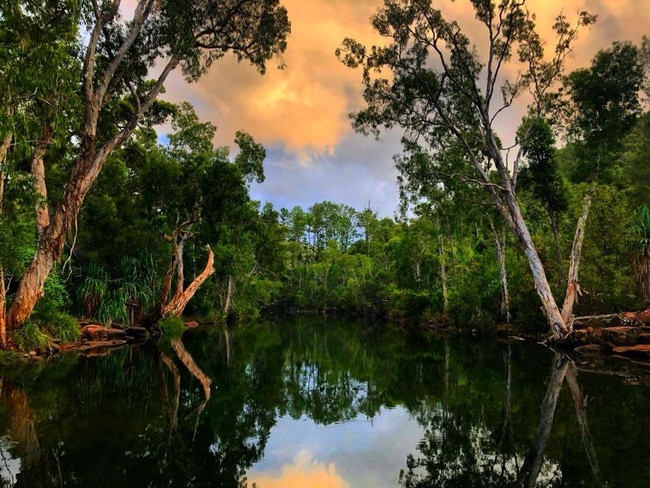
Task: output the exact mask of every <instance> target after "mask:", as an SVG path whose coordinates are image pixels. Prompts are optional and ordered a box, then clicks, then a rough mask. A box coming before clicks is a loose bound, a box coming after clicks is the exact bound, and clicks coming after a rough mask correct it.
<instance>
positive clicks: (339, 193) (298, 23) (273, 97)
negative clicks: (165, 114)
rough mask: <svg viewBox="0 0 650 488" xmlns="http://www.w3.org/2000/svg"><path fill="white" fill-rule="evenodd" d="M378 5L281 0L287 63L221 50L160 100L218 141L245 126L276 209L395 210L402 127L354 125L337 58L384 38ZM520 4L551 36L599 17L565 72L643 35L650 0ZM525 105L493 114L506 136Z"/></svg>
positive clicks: (446, 9) (452, 7)
mask: <svg viewBox="0 0 650 488" xmlns="http://www.w3.org/2000/svg"><path fill="white" fill-rule="evenodd" d="M382 3H383V2H382V0H283V1H282V4H283V5H284V6H285V7H286V8H287V10H288V13H289V18H290V20H291V23H292V32H291V35H290V36H289V38H288V48H287V51H286V53H285V55H284V59H283V60H284V63H285V64H286V67H285V68H284V69H282V70H278V69H276V66H277V62H276V61H270V62H269V64H268V69H267V72H266V74H265V75H260V74H259V73H257V72H256V70H255V69H254V68H252V67H251V66H249V65H246V64H243V63H242V64H238V63H237V62H236V61H235V60H234V58H231V57H226V58H224V59H222V60H220V61H219V62H217V63H215V65H213V67H212V69H211V71H210V72H209V73H208V74H207V75H205V76H204V77H203V78H201V79H200V80H199V81H198V82H196V83H193V84H190V85H188V84H187V83H185V81H184V80H183V79H182V78H181V77H180V76H174V77H172V79H171V80H170V81H169V82H168V84H167V93H166V95H165V98H167V99H168V100H171V101H189V102H191V103H192V104H193V105H194V106H195V109H196V111H197V113H198V114H199V116H200V117H201V118H202V119H203V120H209V121H211V122H212V123H213V124H214V125H216V126H217V134H216V137H215V141H214V142H215V144H216V145H232V144H233V142H232V141H233V140H234V137H235V132H236V131H237V130H244V131H246V132H248V133H250V134H251V135H252V136H253V137H254V138H255V140H256V141H258V142H260V143H262V144H263V145H264V146H265V147H266V149H267V158H266V161H265V165H264V168H265V174H266V180H265V181H264V182H263V183H262V184H259V185H258V184H254V185H253V186H252V187H251V196H252V197H253V198H254V199H256V200H260V201H261V202H262V203H264V202H267V201H270V202H271V203H273V205H274V207H275V208H276V209H278V210H279V209H280V208H282V207H284V208H287V209H291V208H293V207H294V206H296V205H298V206H301V207H302V208H303V209H305V210H307V209H308V208H309V207H310V206H311V205H313V204H314V203H317V202H322V201H324V200H329V201H332V202H334V203H339V204H346V205H350V206H352V207H354V208H355V209H357V210H363V209H365V208H368V207H370V208H371V209H372V210H373V211H375V212H377V214H378V215H379V216H380V217H393V216H394V215H395V212H396V209H397V206H398V189H397V181H396V178H397V171H396V169H395V167H394V163H393V156H394V155H395V154H398V153H399V152H400V144H399V139H400V133H399V132H392V133H387V134H382V136H381V137H380V139H379V140H375V139H374V138H373V137H364V136H362V135H360V134H356V133H354V131H353V130H352V127H351V124H350V119H349V114H350V113H351V112H354V111H357V110H359V109H361V108H362V107H363V100H362V89H363V87H362V80H361V72H360V71H359V70H353V69H350V68H347V67H345V66H343V64H341V63H340V62H339V61H338V60H337V59H336V56H335V54H334V52H335V50H336V48H337V47H339V46H340V45H341V42H342V40H343V39H344V38H346V37H352V38H354V39H356V40H358V41H360V42H362V43H364V44H366V45H372V44H380V43H381V42H382V40H381V38H380V37H379V36H378V35H377V34H375V33H373V31H372V29H371V27H370V24H369V19H370V17H371V16H372V15H373V13H374V12H375V11H376V10H377V8H378V7H379V6H380V5H381V4H382ZM434 5H435V6H436V7H437V8H440V9H441V10H442V11H443V13H448V18H453V19H456V20H458V21H459V23H460V24H461V27H462V26H468V27H469V28H470V29H472V28H473V27H475V26H476V24H475V21H474V20H473V11H472V10H471V7H470V3H469V1H467V0H464V1H463V0H457V1H456V2H452V1H451V0H434ZM527 5H528V8H529V10H530V11H531V12H534V13H536V15H537V24H538V26H539V28H540V32H541V33H542V36H543V37H544V38H545V39H547V40H548V41H549V44H550V43H551V42H552V37H551V32H550V26H551V25H552V22H553V19H554V18H555V16H556V15H558V14H559V13H563V14H565V15H566V16H567V17H568V19H569V20H574V19H575V18H576V16H577V12H579V11H582V10H587V11H589V12H590V13H593V14H597V15H598V22H597V23H596V24H595V25H594V26H593V27H591V28H589V29H583V30H582V31H581V33H580V34H579V37H578V40H577V42H576V43H575V52H574V55H573V57H572V58H571V59H569V61H568V69H569V70H571V69H575V68H578V67H586V66H588V65H589V61H590V60H591V58H592V57H593V56H594V55H595V54H596V52H597V51H598V50H600V49H603V48H607V47H609V46H610V45H611V43H612V41H614V40H630V41H632V42H634V43H636V44H638V43H640V41H641V37H642V35H644V34H646V33H647V34H650V29H649V28H648V26H649V25H650V0H563V1H555V0H529V1H528V2H527ZM474 30H476V29H474ZM524 105H525V104H524V103H523V102H522V103H521V104H520V106H518V107H515V108H514V109H513V110H511V111H510V112H508V113H505V114H504V115H503V116H502V118H501V119H500V120H499V128H500V130H501V133H500V136H501V139H502V140H503V141H504V142H505V141H509V140H512V139H511V138H512V136H513V134H514V129H515V128H516V126H517V125H518V124H517V122H518V119H519V118H520V117H521V114H522V113H523V110H524V108H523V107H524Z"/></svg>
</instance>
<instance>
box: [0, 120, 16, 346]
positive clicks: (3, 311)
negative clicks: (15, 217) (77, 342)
mask: <svg viewBox="0 0 650 488" xmlns="http://www.w3.org/2000/svg"><path fill="white" fill-rule="evenodd" d="M12 136H13V134H12V133H9V134H7V136H6V137H5V138H4V139H3V141H2V144H0V215H2V213H3V211H4V201H5V179H6V177H7V174H6V172H5V171H4V170H3V169H2V168H4V165H5V161H6V159H7V151H8V150H9V145H10V144H11V139H12ZM0 341H1V342H2V345H3V346H5V345H6V344H7V289H6V288H5V273H4V268H3V267H2V266H0Z"/></svg>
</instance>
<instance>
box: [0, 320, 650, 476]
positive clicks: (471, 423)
mask: <svg viewBox="0 0 650 488" xmlns="http://www.w3.org/2000/svg"><path fill="white" fill-rule="evenodd" d="M1 373H2V379H1V383H0V434H1V435H2V437H0V477H1V481H0V486H37V487H41V486H79V487H82V486H83V487H104V486H105V487H122V486H123V487H163V486H178V487H190V486H196V487H203V486H206V487H207V486H210V487H233V488H243V487H248V488H253V487H257V488H279V487H283V488H298V487H309V488H325V487H327V488H344V487H350V488H357V487H361V488H364V487H369V488H371V487H372V488H382V487H405V488H415V487H481V488H486V487H507V486H513V487H514V486H537V487H573V486H584V487H591V486H607V487H619V486H620V487H647V486H650V463H649V462H648V461H649V460H650V370H648V369H647V368H646V367H644V366H643V365H637V364H634V363H631V362H629V361H623V360H616V359H615V358H605V359H604V360H603V358H600V357H598V356H594V357H584V356H583V357H579V358H575V357H570V356H567V355H564V354H560V353H554V352H552V351H550V350H548V349H546V348H544V347H542V346H540V345H537V344H530V343H524V342H521V341H512V342H505V341H497V340H496V339H468V338H456V337H444V336H440V335H432V334H420V333H416V332H406V331H403V330H396V329H394V328H392V327H388V326H369V325H363V324H357V323H346V322H339V321H325V320H321V319H316V318H300V319H299V320H296V321H292V322H281V323H273V324H270V323H269V324H262V325H250V326H240V327H237V328H235V329H233V330H228V331H226V330H224V329H222V328H216V327H206V326H204V327H200V328H197V329H193V330H188V331H187V332H186V333H185V334H184V335H183V336H182V338H180V339H176V340H162V341H160V342H158V343H149V344H146V345H144V346H132V347H128V348H127V347H125V348H120V349H116V350H113V351H112V352H110V353H108V354H103V355H96V356H83V355H79V354H66V355H60V356H56V357H52V358H50V359H48V360H45V361H43V362H41V363H38V364H34V365H30V366H28V367H25V368H21V369H19V370H16V369H7V368H4V369H3V370H2V372H1Z"/></svg>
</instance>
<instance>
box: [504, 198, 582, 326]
mask: <svg viewBox="0 0 650 488" xmlns="http://www.w3.org/2000/svg"><path fill="white" fill-rule="evenodd" d="M508 197H509V198H508V207H509V208H508V210H510V217H511V219H512V220H511V221H508V219H506V220H507V221H508V223H509V224H510V225H511V226H512V227H513V231H514V232H515V235H516V236H517V239H518V240H519V243H520V245H521V247H522V248H523V250H524V254H525V255H526V258H527V260H528V266H529V267H530V270H531V272H532V274H533V280H534V283H535V291H536V292H537V295H538V296H539V299H540V301H541V302H542V311H543V312H544V315H546V318H547V320H548V322H549V326H550V329H551V332H552V334H553V336H554V337H555V338H559V337H561V336H563V335H566V334H568V333H569V332H570V331H571V330H570V328H569V327H568V326H567V323H566V321H565V320H564V317H562V314H561V313H560V309H559V308H558V306H557V302H556V301H555V297H553V292H552V291H551V287H550V285H549V283H548V278H547V277H546V272H545V271H544V265H543V264H542V260H541V259H540V257H539V254H538V253H537V249H536V248H535V244H534V243H533V239H532V237H531V235H530V231H529V230H528V226H527V225H526V222H525V221H524V218H523V215H522V214H521V210H520V208H519V204H518V202H517V201H516V199H515V197H514V195H512V194H508Z"/></svg>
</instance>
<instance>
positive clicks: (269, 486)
mask: <svg viewBox="0 0 650 488" xmlns="http://www.w3.org/2000/svg"><path fill="white" fill-rule="evenodd" d="M248 481H249V482H250V483H251V485H252V484H253V483H255V485H256V486H257V487H258V488H303V487H305V486H308V487H310V488H350V485H349V484H348V483H346V482H345V480H344V479H343V478H342V477H341V476H340V475H339V473H338V472H337V470H336V466H335V465H334V464H333V463H330V464H327V465H326V464H324V463H322V462H318V461H316V460H314V459H312V456H311V454H310V453H309V452H308V451H304V450H303V451H300V452H299V453H298V454H296V457H295V458H294V460H293V464H290V465H284V466H282V468H281V470H280V473H278V474H274V473H255V474H252V475H250V476H249V479H248Z"/></svg>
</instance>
